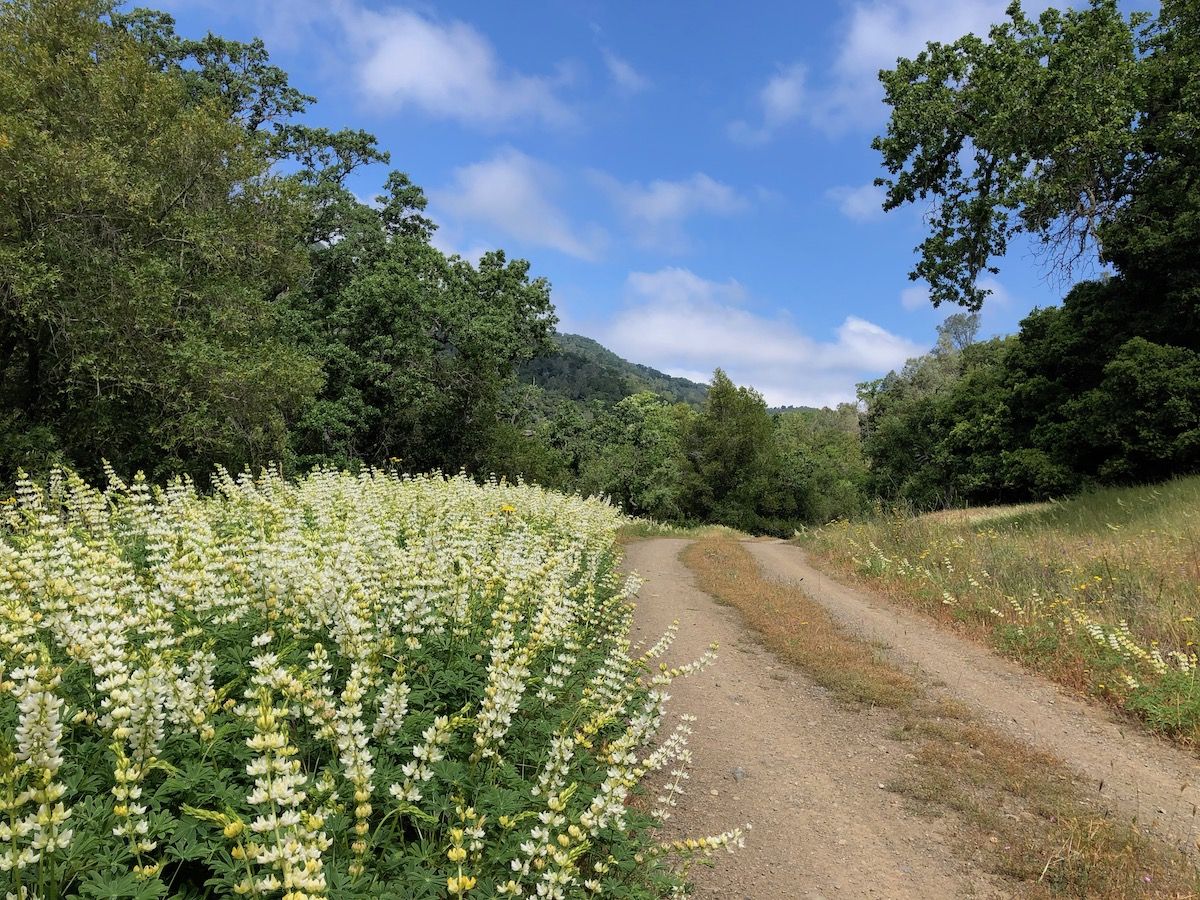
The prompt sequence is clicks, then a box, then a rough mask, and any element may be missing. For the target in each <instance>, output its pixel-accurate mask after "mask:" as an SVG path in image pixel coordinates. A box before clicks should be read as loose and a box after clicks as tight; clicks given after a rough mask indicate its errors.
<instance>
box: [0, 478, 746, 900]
mask: <svg viewBox="0 0 1200 900" xmlns="http://www.w3.org/2000/svg"><path fill="white" fill-rule="evenodd" d="M0 516H2V525H0V891H4V892H5V893H6V896H7V897H9V898H20V900H27V898H48V900H57V898H60V897H94V898H105V897H107V898H117V897H120V898H156V897H165V896H171V897H180V898H204V897H216V896H244V897H256V898H266V897H272V898H274V897H282V898H284V900H305V898H317V897H325V896H336V897H339V898H356V897H362V898H366V897H371V898H401V897H404V898H419V897H447V896H450V897H458V898H461V897H467V896H478V897H493V896H499V897H504V896H512V897H520V896H538V897H565V896H571V897H587V896H597V897H600V896H603V897H622V898H638V897H659V896H667V895H674V894H677V893H680V892H682V891H683V890H684V889H685V887H684V886H685V881H686V870H687V867H688V865H689V864H690V863H691V861H692V860H693V859H694V858H695V857H696V856H703V855H707V854H709V853H712V852H714V851H717V850H729V849H733V848H734V847H735V846H737V845H739V844H740V842H741V833H740V831H739V830H737V829H733V830H731V831H728V832H725V833H722V834H717V835H713V836H711V837H697V838H693V839H687V840H679V841H673V842H669V843H668V842H664V841H662V840H661V839H660V838H659V837H658V836H657V834H656V828H657V827H658V826H659V825H660V824H661V823H662V822H663V821H664V820H665V819H667V818H668V817H669V816H670V814H671V809H672V807H673V805H674V803H675V799H676V798H677V796H678V795H679V794H680V793H682V789H681V787H680V786H681V784H682V782H683V780H684V778H685V774H686V773H685V772H684V769H685V768H686V765H687V763H688V760H689V751H688V748H687V735H688V733H689V731H690V727H691V726H690V721H691V719H690V717H683V716H681V717H679V718H678V720H677V721H675V722H673V723H670V724H669V726H667V727H664V721H665V720H666V712H665V703H666V700H667V693H666V692H667V688H668V687H669V685H670V683H671V681H672V680H674V679H676V678H679V677H683V676H685V675H687V674H689V673H691V672H693V671H695V670H697V669H698V668H701V667H703V666H705V665H707V664H708V663H709V662H711V661H712V659H713V658H714V656H715V648H713V649H711V650H710V651H709V652H708V653H706V654H705V655H704V656H703V657H701V658H700V659H698V660H695V661H693V662H691V663H688V664H685V665H682V666H679V667H675V668H671V667H668V666H667V665H666V664H664V663H661V662H660V657H662V655H663V654H664V653H665V652H666V651H667V649H668V647H669V646H670V643H671V638H672V636H673V633H674V632H673V631H670V632H668V633H667V634H666V635H664V636H663V639H662V640H660V641H658V642H657V643H656V644H654V645H653V646H651V647H649V648H645V649H644V650H643V652H641V653H640V654H639V653H637V652H632V653H631V648H630V644H629V638H628V630H629V627H630V617H631V606H630V603H629V598H630V596H631V594H632V593H633V592H634V591H635V590H636V588H637V584H636V582H635V581H634V580H632V579H626V578H625V577H623V576H622V575H621V574H620V573H619V572H618V571H617V569H616V563H617V561H618V556H617V551H616V549H615V537H616V533H617V530H618V528H619V527H620V526H621V525H622V523H623V519H622V517H621V516H620V515H619V514H618V513H617V512H616V511H615V510H614V509H612V508H611V507H610V506H608V505H607V504H605V503H601V502H599V501H593V500H582V499H579V498H575V497H567V496H564V495H561V494H556V493H553V492H549V491H545V490H542V489H540V488H535V487H531V486H526V485H521V484H516V485H514V484H508V483H496V482H491V483H485V484H482V485H481V484H478V483H476V482H474V481H472V480H470V479H468V478H465V477H455V478H445V477H442V476H440V475H430V476H423V477H409V476H401V475H399V474H397V473H394V472H391V471H382V470H368V471H366V472H364V473H362V474H360V475H357V476H355V475H349V474H345V473H341V472H336V471H325V470H317V471H314V472H313V473H312V474H310V475H308V476H306V477H304V478H303V479H301V480H299V481H291V480H287V479H285V478H282V477H280V476H279V475H278V474H276V473H274V472H271V471H267V472H264V473H263V474H262V475H260V476H259V477H250V476H249V475H245V476H241V477H237V478H234V477H231V476H229V475H228V474H226V473H224V472H219V473H218V474H217V476H216V477H215V479H214V490H213V491H212V492H210V493H201V492H198V491H197V490H196V488H195V487H194V486H193V485H192V484H191V483H190V482H188V481H186V480H177V481H175V482H174V483H172V484H171V485H169V486H168V487H166V488H161V489H160V488H151V487H149V486H148V485H147V484H146V483H145V482H144V481H141V480H135V481H133V482H132V483H130V484H125V483H123V482H122V481H121V479H119V478H118V477H117V476H116V475H115V474H113V473H111V472H110V473H109V477H108V486H107V487H106V488H104V489H103V490H100V489H96V488H94V487H91V486H89V485H88V484H87V483H85V482H84V481H83V480H81V479H80V478H78V477H76V476H74V475H72V474H71V473H69V472H63V471H58V472H55V473H54V474H53V475H52V476H51V477H50V478H49V479H48V481H45V482H39V483H34V482H32V481H30V480H28V479H22V480H21V482H20V483H19V487H18V491H17V494H16V496H15V497H13V498H11V499H10V500H9V501H6V502H5V503H4V504H3V506H2V507H0ZM660 731H661V732H664V733H660Z"/></svg>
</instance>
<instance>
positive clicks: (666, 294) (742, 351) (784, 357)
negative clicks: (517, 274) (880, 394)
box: [600, 268, 923, 406]
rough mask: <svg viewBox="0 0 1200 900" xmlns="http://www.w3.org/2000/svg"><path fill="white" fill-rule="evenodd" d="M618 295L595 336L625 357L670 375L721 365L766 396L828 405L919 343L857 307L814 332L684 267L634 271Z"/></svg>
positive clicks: (733, 285) (735, 287) (737, 288)
mask: <svg viewBox="0 0 1200 900" xmlns="http://www.w3.org/2000/svg"><path fill="white" fill-rule="evenodd" d="M626 293H627V304H626V306H625V307H624V308H623V309H622V310H621V311H620V312H618V314H617V315H616V316H615V318H614V319H613V320H612V321H611V322H610V323H609V324H608V326H607V327H606V328H604V329H602V331H603V334H601V335H600V337H601V339H602V340H603V341H604V342H605V344H606V345H607V346H609V347H612V349H613V350H615V351H616V352H618V353H620V354H621V355H622V356H625V357H627V358H629V359H634V360H637V361H639V362H644V363H647V364H649V365H653V366H656V367H658V368H660V369H664V370H666V371H668V372H672V373H675V374H679V373H685V372H686V373H691V374H692V375H693V376H694V375H695V374H696V373H701V372H703V373H706V374H705V379H707V377H708V374H707V373H711V372H712V370H713V369H714V368H716V367H718V366H719V367H721V368H723V369H724V370H725V371H726V372H728V373H729V376H730V377H731V378H732V379H734V381H736V382H738V383H740V384H749V385H752V386H753V387H755V388H756V389H758V390H759V391H761V392H762V394H763V396H764V397H766V399H767V402H768V403H771V404H773V405H787V404H792V405H817V406H822V405H832V404H836V403H839V402H842V401H849V400H852V399H853V397H854V385H855V384H856V383H857V382H859V381H862V380H864V379H866V378H870V377H876V376H878V375H879V374H882V373H883V372H886V371H887V370H889V369H892V368H895V367H897V366H900V365H903V364H904V362H905V360H907V359H908V358H910V357H912V356H915V355H917V354H919V353H921V352H923V348H921V347H919V346H917V345H916V344H914V343H912V342H911V341H908V340H906V339H905V338H902V337H900V336H898V335H894V334H892V333H890V332H888V331H887V330H885V329H883V328H881V327H880V326H878V325H876V324H874V323H872V322H868V321H867V320H865V319H862V318H859V317H857V316H847V317H846V319H845V320H844V321H843V322H842V324H841V325H840V326H839V327H838V328H837V329H836V331H835V332H834V334H833V335H831V336H830V337H829V338H827V339H825V340H816V339H814V338H812V337H810V336H809V335H807V334H805V333H804V332H803V331H802V330H801V329H800V328H799V327H798V326H797V325H796V324H795V322H794V321H792V320H791V318H789V317H788V316H787V315H784V314H766V315H764V314H762V313H759V312H756V311H754V310H753V309H750V308H748V307H747V306H746V305H745V303H746V300H747V297H746V291H745V289H744V288H743V287H742V286H741V285H740V284H738V282H736V281H726V282H715V281H710V280H708V279H705V278H702V277H700V276H698V275H696V274H695V273H694V272H691V271H689V270H687V269H680V268H668V269H662V270H660V271H657V272H634V273H632V274H631V275H630V276H629V277H628V279H627V282H626Z"/></svg>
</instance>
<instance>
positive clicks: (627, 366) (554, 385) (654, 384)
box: [521, 334, 708, 404]
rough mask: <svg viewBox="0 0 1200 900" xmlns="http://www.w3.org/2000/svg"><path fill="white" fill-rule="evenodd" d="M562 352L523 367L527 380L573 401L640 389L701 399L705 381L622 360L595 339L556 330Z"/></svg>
mask: <svg viewBox="0 0 1200 900" xmlns="http://www.w3.org/2000/svg"><path fill="white" fill-rule="evenodd" d="M554 342H555V344H556V345H557V346H558V352H557V353H555V354H553V355H551V356H539V357H537V358H535V359H532V360H530V361H529V362H528V363H526V364H525V365H524V366H523V367H522V369H521V377H522V379H523V380H525V381H528V382H530V383H532V384H536V385H537V386H538V387H540V388H542V389H543V390H546V391H548V392H550V393H552V394H558V395H560V396H563V397H566V398H568V399H570V400H578V401H583V402H587V401H589V400H603V401H604V402H606V403H616V402H617V401H618V400H622V399H624V398H625V397H628V396H629V395H630V394H636V393H638V392H639V391H654V392H655V393H656V394H661V395H663V396H665V397H667V398H668V399H670V400H674V401H677V402H683V403H694V404H698V403H700V402H702V401H703V400H704V398H705V396H706V395H707V394H708V387H707V385H703V384H697V383H696V382H694V381H689V380H688V379H686V378H676V377H674V376H673V375H667V374H666V373H664V372H660V371H658V370H657V369H652V368H650V367H649V366H643V365H640V364H638V363H632V362H629V361H628V360H625V359H622V358H621V357H619V356H617V354H615V353H613V352H612V351H611V350H609V349H608V348H606V347H604V346H602V345H601V344H599V343H597V342H596V341H594V340H592V339H591V338H586V337H583V335H579V334H555V335H554Z"/></svg>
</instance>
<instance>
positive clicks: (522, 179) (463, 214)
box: [430, 148, 605, 260]
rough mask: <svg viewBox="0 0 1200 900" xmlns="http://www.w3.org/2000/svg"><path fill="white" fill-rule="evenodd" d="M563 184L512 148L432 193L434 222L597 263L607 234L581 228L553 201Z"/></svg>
mask: <svg viewBox="0 0 1200 900" xmlns="http://www.w3.org/2000/svg"><path fill="white" fill-rule="evenodd" d="M559 183H560V178H559V175H558V172H557V171H556V170H555V169H554V168H552V167H551V166H549V165H547V164H545V163H543V162H541V161H539V160H536V159H534V158H532V157H530V156H527V155H525V154H524V153H521V152H519V151H517V150H514V149H512V148H506V149H503V150H501V151H500V152H499V153H497V154H496V155H495V156H493V157H492V158H491V159H488V160H484V161H483V162H478V163H473V164H471V165H468V166H462V167H461V168H458V169H455V171H454V181H453V184H451V185H450V186H449V187H447V188H442V189H440V190H435V191H431V192H430V201H431V204H432V206H433V208H434V212H435V218H438V219H440V218H443V217H445V216H447V215H448V216H449V217H450V218H451V220H452V221H459V222H461V221H469V222H473V223H478V224H483V225H486V226H490V227H491V228H493V229H495V231H496V232H497V233H499V234H503V235H506V236H508V237H511V238H515V239H516V240H518V241H522V242H524V243H527V244H530V245H534V246H539V247H550V248H552V249H554V250H558V251H560V252H562V253H566V254H567V255H569V256H575V257H578V258H580V259H588V260H592V259H596V258H597V257H598V256H599V254H600V250H601V248H602V246H603V244H604V241H605V236H604V233H603V232H602V231H601V230H600V229H599V228H598V227H596V226H590V227H587V228H584V229H578V228H576V227H575V226H574V225H573V224H572V223H571V221H570V219H569V217H568V216H567V214H566V213H565V212H564V211H563V210H562V209H560V208H559V206H558V205H557V204H556V203H555V201H554V193H555V189H556V187H557V186H558V184H559Z"/></svg>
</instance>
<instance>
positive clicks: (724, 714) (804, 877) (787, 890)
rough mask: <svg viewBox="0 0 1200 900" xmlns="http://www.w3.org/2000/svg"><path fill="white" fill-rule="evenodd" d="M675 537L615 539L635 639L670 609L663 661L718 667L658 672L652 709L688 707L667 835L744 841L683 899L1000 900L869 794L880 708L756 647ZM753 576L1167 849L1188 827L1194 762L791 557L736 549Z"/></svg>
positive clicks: (942, 822) (876, 762)
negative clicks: (710, 659)
mask: <svg viewBox="0 0 1200 900" xmlns="http://www.w3.org/2000/svg"><path fill="white" fill-rule="evenodd" d="M687 543H688V542H687V541H685V540H676V539H656V540H649V541H642V542H639V543H635V544H632V545H630V546H629V547H628V548H627V559H626V566H627V567H628V568H629V569H632V570H634V571H636V572H638V573H639V574H640V575H641V576H642V577H643V578H644V579H645V581H646V583H645V585H644V586H643V588H642V590H641V592H640V594H639V598H638V609H637V616H636V629H637V631H636V634H635V637H636V638H637V639H640V640H643V641H645V642H646V643H651V642H653V641H654V640H655V639H656V638H657V637H658V636H659V635H660V634H661V633H662V632H663V631H664V630H665V629H666V628H667V626H668V625H670V623H671V622H672V621H673V620H675V619H678V620H679V622H680V635H679V639H678V640H677V641H676V643H675V646H674V647H673V648H672V650H671V652H670V653H669V654H668V658H669V659H670V660H671V661H672V662H684V661H687V660H689V659H691V658H694V657H696V656H699V655H700V654H701V653H702V652H703V650H704V648H705V647H707V646H708V644H710V643H711V642H713V641H717V642H719V643H720V645H721V656H720V659H719V660H718V662H717V664H716V665H715V666H713V667H711V668H710V669H708V670H706V671H705V672H702V673H700V674H699V675H696V676H693V677H691V678H688V679H686V680H681V681H677V682H675V683H674V684H673V685H672V687H671V694H672V697H673V699H672V702H671V703H670V704H669V708H668V713H669V714H671V715H677V714H680V713H691V714H693V715H696V716H697V717H698V721H697V722H696V724H695V733H694V735H693V737H692V741H691V746H692V750H693V755H694V758H695V762H694V768H693V770H692V776H691V780H690V781H689V782H688V784H687V789H688V793H687V795H686V796H685V797H684V798H683V799H682V800H681V801H680V805H679V809H678V810H677V812H676V814H675V817H674V818H673V819H672V821H671V823H670V831H671V833H672V834H679V835H691V836H698V835H701V834H709V833H715V832H718V831H722V830H724V829H725V828H728V827H732V826H734V825H739V824H742V823H745V822H747V821H749V822H752V823H753V826H754V827H753V830H752V831H751V832H750V835H749V839H748V841H747V847H746V849H745V850H743V851H740V852H739V853H738V854H736V855H734V856H730V857H726V856H724V855H722V856H721V857H720V858H719V859H718V860H717V865H716V866H715V867H714V868H712V869H704V868H698V869H697V870H695V872H694V874H695V880H696V882H697V888H698V892H699V893H698V896H701V897H713V898H716V897H721V898H777V897H797V898H802V897H803V898H832V897H889V898H893V897H894V898H904V897H923V898H941V897H947V898H951V897H954V898H957V897H999V896H1006V893H1005V889H1004V888H1003V886H1002V885H1001V884H1000V883H999V882H997V881H995V880H993V879H992V878H991V877H990V876H988V875H987V874H986V873H983V872H980V871H978V870H976V869H974V868H972V866H971V865H970V863H969V862H968V861H965V860H963V859H962V858H961V857H960V856H958V855H957V854H956V851H955V848H954V847H953V845H952V832H953V830H954V828H955V827H956V822H955V820H954V819H953V817H950V816H945V817H942V818H939V819H929V818H925V817H922V816H919V815H916V814H914V813H910V812H909V811H908V810H906V809H905V808H904V806H903V802H902V800H901V799H900V798H899V797H898V796H896V795H894V794H892V793H890V792H888V791H886V790H884V789H883V785H884V784H885V783H887V782H888V781H890V780H891V779H892V778H894V777H895V776H896V775H897V773H898V772H900V771H901V770H902V769H903V768H904V766H905V765H906V761H905V759H904V757H905V752H906V751H905V748H904V745H903V744H899V743H897V742H895V741H892V740H890V739H889V738H888V736H887V732H888V729H889V725H890V723H889V720H888V714H887V713H886V712H874V711H869V710H855V709H847V708H846V707H844V706H841V705H839V704H837V703H835V702H834V701H833V700H832V699H831V698H830V697H829V696H828V694H827V693H826V692H825V691H824V690H823V689H821V688H819V687H817V686H815V685H814V684H812V683H811V682H809V681H807V680H806V679H805V678H804V677H803V676H802V675H801V674H799V673H798V672H797V671H796V670H794V669H793V668H791V667H790V666H788V665H787V664H786V663H783V662H782V661H780V660H778V659H777V658H776V657H775V656H774V655H773V654H772V653H770V651H768V650H765V649H764V648H763V647H761V646H760V645H759V644H758V642H757V641H756V639H755V637H754V636H753V635H752V634H751V633H749V632H748V631H747V629H746V628H745V626H744V625H743V624H742V622H741V618H740V614H739V613H738V612H737V611H736V610H734V609H732V608H729V607H726V606H722V605H720V604H718V603H716V602H715V601H714V600H713V599H712V598H711V597H709V596H708V595H707V594H705V593H703V592H701V591H699V590H698V589H697V588H696V587H695V584H694V581H693V579H692V576H691V573H690V572H689V571H688V569H687V568H686V567H685V566H684V565H683V564H682V563H681V562H680V561H679V560H678V554H679V552H680V550H681V549H682V548H683V547H684V546H686V545H687ZM746 546H747V548H748V549H749V550H750V551H751V552H752V553H754V555H755V557H756V558H757V559H758V560H759V564H760V565H761V566H762V567H763V570H764V573H765V574H767V575H768V576H770V577H777V578H780V579H791V580H802V581H801V583H802V584H803V586H804V588H805V590H806V591H807V592H808V593H809V595H810V596H811V597H813V599H815V600H817V601H819V602H821V603H822V604H824V605H826V606H827V607H828V608H829V609H830V610H831V611H832V612H833V613H834V614H835V615H836V616H837V617H838V618H839V619H840V620H842V621H843V622H845V623H846V624H848V625H850V626H851V627H853V628H855V629H857V630H858V631H860V632H861V633H862V634H864V635H866V636H868V637H870V638H873V639H880V640H883V641H886V642H887V644H888V645H889V646H890V647H891V648H892V649H891V650H890V651H889V652H890V653H891V654H893V655H894V658H895V659H896V660H897V661H899V662H900V663H901V664H903V665H905V666H907V667H909V668H919V669H920V670H922V671H923V672H924V673H925V674H926V675H927V676H928V677H929V678H930V679H931V680H932V683H933V684H934V685H937V687H936V688H935V690H939V691H943V692H945V693H947V694H948V695H950V696H953V697H954V698H956V699H958V700H960V701H961V702H964V703H966V704H968V705H970V706H972V707H973V708H975V710H976V711H977V713H978V714H979V716H980V717H981V718H982V719H983V720H985V721H988V722H990V723H993V724H994V725H995V726H997V727H998V728H1000V729H1002V730H1004V731H1005V732H1007V733H1010V734H1015V735H1018V736H1020V737H1021V738H1022V739H1024V740H1026V741H1027V742H1029V743H1030V744H1033V745H1034V746H1036V747H1038V748H1041V749H1045V750H1048V751H1050V752H1052V753H1054V754H1055V755H1056V756H1058V757H1059V758H1060V759H1063V760H1064V761H1065V762H1067V763H1068V764H1069V765H1071V766H1072V767H1074V768H1076V769H1078V770H1079V771H1080V772H1081V773H1082V774H1084V775H1087V776H1089V777H1091V778H1092V779H1093V780H1094V782H1095V783H1096V784H1097V786H1099V782H1100V779H1104V782H1105V783H1104V788H1103V795H1104V796H1106V797H1108V798H1109V800H1110V801H1111V802H1113V803H1114V804H1115V805H1116V806H1117V808H1118V809H1120V810H1121V811H1122V812H1123V813H1125V814H1127V815H1134V814H1136V815H1137V816H1138V820H1139V821H1142V822H1153V823H1154V825H1155V827H1156V829H1157V830H1159V831H1160V832H1161V833H1162V834H1163V835H1165V836H1170V837H1171V838H1172V839H1173V840H1176V841H1178V842H1181V843H1182V842H1185V841H1188V840H1190V839H1191V838H1192V837H1194V832H1195V827H1196V817H1195V814H1194V805H1193V804H1194V803H1196V802H1197V801H1198V800H1200V797H1197V795H1196V791H1197V788H1196V782H1197V777H1196V775H1197V766H1196V765H1195V762H1194V760H1193V759H1192V758H1190V757H1188V756H1187V755H1186V754H1183V753H1179V752H1176V751H1173V750H1172V749H1171V748H1169V747H1166V746H1164V745H1161V744H1160V743H1159V742H1156V741H1154V740H1152V739H1150V738H1148V737H1145V736H1142V735H1140V734H1138V733H1136V732H1135V731H1133V730H1132V729H1131V728H1129V727H1122V726H1121V725H1120V724H1119V723H1117V722H1115V721H1114V720H1113V719H1111V718H1110V717H1109V716H1107V715H1106V714H1105V713H1103V712H1102V711H1098V710H1096V709H1093V708H1092V707H1089V706H1087V705H1085V704H1082V703H1079V702H1077V701H1075V700H1072V699H1070V698H1068V697H1066V696H1063V695H1061V694H1060V692H1058V691H1057V690H1056V689H1055V688H1053V687H1052V686H1049V685H1048V684H1046V683H1045V682H1042V681H1041V680H1040V679H1037V678H1035V677H1033V676H1030V675H1028V674H1026V673H1024V672H1022V671H1020V670H1019V669H1017V668H1016V667H1014V666H1011V665H1009V664H1007V663H1006V662H1004V661H1002V660H999V659H997V658H996V657H994V656H992V655H991V654H990V653H988V652H987V651H986V650H984V649H982V648H980V647H978V646H976V645H974V644H970V643H968V642H965V641H962V640H961V639H959V638H957V637H955V636H954V635H951V634H948V633H946V632H943V631H940V630H938V628H937V627H936V626H934V625H932V624H930V623H927V622H925V621H924V620H921V619H919V618H918V617H916V616H913V615H910V614H907V613H905V612H903V611H901V610H898V609H896V608H895V607H892V606H889V605H886V604H885V603H884V602H883V601H882V600H878V599H876V598H872V597H870V596H869V595H866V594H865V593H863V592H860V591H856V590H853V589H850V588H847V587H844V586H841V585H838V584H837V583H835V582H833V581H832V580H830V579H829V578H827V577H825V576H822V575H820V574H819V573H818V572H816V571H815V570H814V569H812V568H811V567H810V566H809V565H808V564H807V562H806V561H805V559H804V557H803V555H802V553H801V551H800V550H799V549H798V548H796V547H794V546H791V545H787V544H783V543H778V544H766V543H747V545H746Z"/></svg>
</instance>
